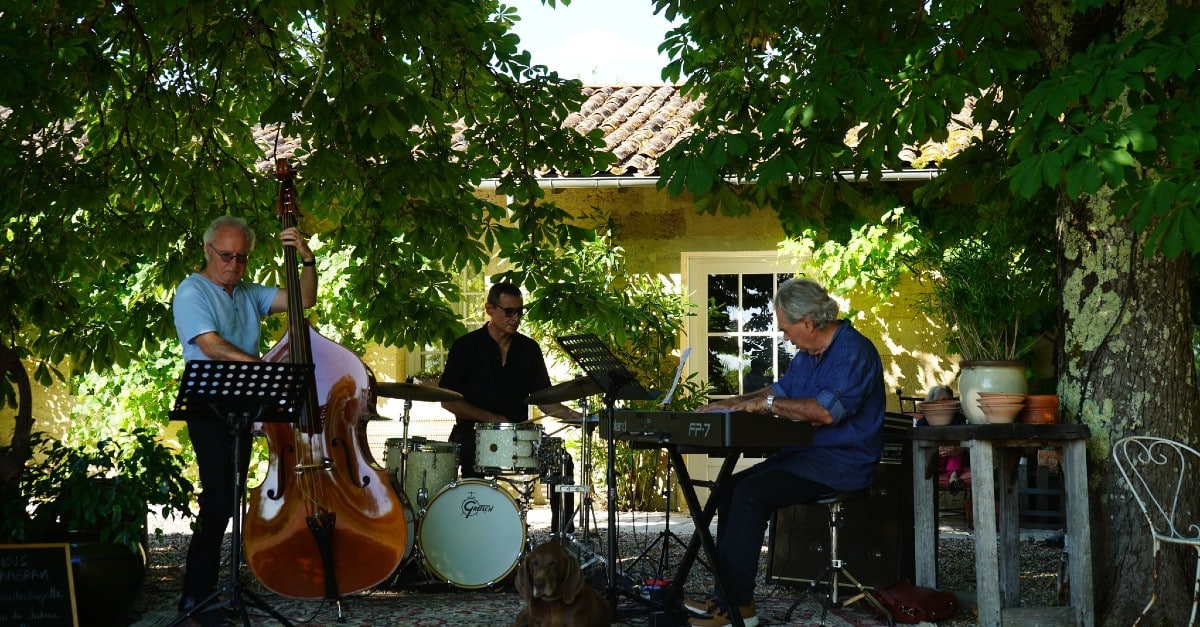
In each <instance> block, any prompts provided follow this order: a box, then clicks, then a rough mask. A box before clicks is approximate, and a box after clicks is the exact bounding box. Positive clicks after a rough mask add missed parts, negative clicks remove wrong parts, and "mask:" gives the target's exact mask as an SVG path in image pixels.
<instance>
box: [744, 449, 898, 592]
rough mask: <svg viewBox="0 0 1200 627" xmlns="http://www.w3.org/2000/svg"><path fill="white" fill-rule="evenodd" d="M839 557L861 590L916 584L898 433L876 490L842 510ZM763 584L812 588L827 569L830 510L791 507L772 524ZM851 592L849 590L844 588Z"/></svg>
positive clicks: (882, 462)
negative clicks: (908, 581) (908, 582)
mask: <svg viewBox="0 0 1200 627" xmlns="http://www.w3.org/2000/svg"><path fill="white" fill-rule="evenodd" d="M842 520H843V525H842V526H841V528H839V530H838V557H839V558H840V559H841V560H842V561H843V562H845V564H844V565H845V567H846V569H847V570H849V571H850V574H852V575H854V577H855V578H856V579H858V580H859V581H860V582H862V584H863V585H865V586H868V587H874V586H876V585H882V586H886V585H889V584H891V583H893V582H895V581H897V580H898V579H900V578H901V577H907V578H909V579H913V578H914V566H913V498H912V456H911V454H910V447H909V443H908V440H907V438H905V437H904V435H903V431H902V430H900V429H897V428H895V426H892V428H889V429H887V430H886V434H885V437H884V453H883V458H882V459H881V460H880V462H879V468H878V469H877V470H876V472H875V485H874V486H873V487H872V488H871V495H870V496H869V497H867V498H865V499H860V500H857V501H850V502H847V503H843V504H842ZM767 565H768V574H767V581H768V582H770V583H776V584H804V585H807V584H809V583H811V582H812V580H813V578H815V577H816V576H817V575H820V574H821V572H822V571H823V570H824V569H825V567H826V566H828V565H829V509H828V507H826V506H825V505H794V506H791V507H785V508H781V509H779V510H777V511H776V512H775V516H774V517H773V518H772V520H771V532H770V547H769V550H768V554H767ZM842 585H845V586H849V585H850V584H842Z"/></svg>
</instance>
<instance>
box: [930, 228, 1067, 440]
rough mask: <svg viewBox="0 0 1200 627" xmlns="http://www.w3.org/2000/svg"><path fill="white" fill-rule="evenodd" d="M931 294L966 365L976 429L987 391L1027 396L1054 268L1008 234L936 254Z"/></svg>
mask: <svg viewBox="0 0 1200 627" xmlns="http://www.w3.org/2000/svg"><path fill="white" fill-rule="evenodd" d="M922 265H924V266H925V267H926V268H927V269H928V272H927V274H926V276H927V277H931V281H930V283H931V287H932V290H931V292H930V294H929V296H928V298H927V299H926V300H925V301H924V302H923V303H922V305H923V308H924V309H925V311H926V312H927V313H929V314H930V315H932V316H934V317H936V318H938V319H940V320H942V322H943V323H944V324H945V326H946V329H947V332H948V334H949V337H948V345H949V348H950V350H951V351H953V352H956V353H958V354H959V355H961V356H962V361H960V362H959V369H960V377H959V396H960V397H961V398H962V410H963V413H964V414H965V415H966V416H967V420H968V421H969V422H971V423H976V424H979V423H986V422H987V418H986V417H985V416H984V415H983V413H982V411H980V409H979V407H978V405H976V401H977V399H978V395H979V392H980V391H996V392H1015V393H1021V394H1024V393H1025V392H1026V390H1027V383H1026V374H1025V367H1026V364H1025V362H1024V361H1023V357H1024V356H1025V354H1026V353H1027V352H1028V350H1029V348H1030V347H1031V346H1032V343H1033V338H1031V336H1030V334H1029V333H1027V330H1029V329H1037V328H1038V327H1039V326H1040V324H1041V319H1042V317H1043V315H1044V312H1045V311H1047V308H1048V307H1049V306H1050V305H1051V304H1052V303H1051V300H1050V285H1051V282H1050V274H1049V269H1048V268H1044V267H1042V266H1041V265H1040V264H1039V263H1037V260H1036V259H1034V258H1032V257H1031V256H1030V254H1029V253H1028V251H1027V250H1026V248H1025V247H1024V244H1022V243H1019V242H1013V241H1009V240H1006V239H1005V238H1004V237H1003V236H997V235H993V236H991V237H987V236H984V237H977V238H968V239H963V240H960V241H958V242H956V243H955V244H954V245H953V246H951V247H948V248H946V249H944V250H943V249H930V252H927V253H926V254H925V256H924V260H923V264H922Z"/></svg>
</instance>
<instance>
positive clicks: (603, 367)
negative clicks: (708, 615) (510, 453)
mask: <svg viewBox="0 0 1200 627" xmlns="http://www.w3.org/2000/svg"><path fill="white" fill-rule="evenodd" d="M556 339H557V340H558V344H559V345H560V346H562V348H563V350H564V351H566V353H567V355H568V356H569V357H570V358H571V359H572V360H574V361H575V363H576V364H578V365H579V367H580V368H581V369H583V372H584V373H585V374H587V376H588V377H590V378H591V379H592V381H595V382H596V385H598V386H599V387H600V389H601V390H602V391H603V392H604V414H605V419H606V420H608V467H607V469H606V474H605V480H606V482H607V483H608V588H607V590H606V591H605V592H606V596H607V598H608V604H609V605H610V606H611V607H612V608H613V612H616V611H617V592H618V589H617V556H616V550H617V527H616V520H617V476H616V474H617V473H616V470H615V469H614V467H613V460H614V459H615V457H616V437H615V434H616V431H615V429H613V417H614V415H615V413H614V412H615V404H616V402H617V401H619V400H622V401H648V400H651V399H653V398H654V396H655V395H653V394H651V393H650V392H647V391H646V389H645V388H643V387H642V385H641V384H640V383H638V380H637V376H636V375H634V374H633V373H632V372H630V371H629V369H628V368H626V367H625V365H624V364H622V363H621V360H619V359H617V356H616V355H613V353H612V351H611V350H609V349H608V347H607V346H605V345H604V342H602V341H600V338H598V337H596V335H595V334H593V333H585V334H582V335H568V336H563V337H559V338H556ZM584 426H585V428H586V425H584ZM627 592H628V593H629V595H630V597H631V598H634V599H637V600H639V601H643V600H644V599H643V598H642V597H641V596H640V595H637V594H634V593H633V591H632V590H629V591H627Z"/></svg>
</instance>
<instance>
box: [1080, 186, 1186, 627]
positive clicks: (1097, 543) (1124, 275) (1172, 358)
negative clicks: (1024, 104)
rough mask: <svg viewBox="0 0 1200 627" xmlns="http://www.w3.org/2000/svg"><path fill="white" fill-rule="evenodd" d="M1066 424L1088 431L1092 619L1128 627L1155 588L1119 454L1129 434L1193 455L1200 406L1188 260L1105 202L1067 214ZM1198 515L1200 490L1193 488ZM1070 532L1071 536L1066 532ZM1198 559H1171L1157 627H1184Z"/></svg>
mask: <svg viewBox="0 0 1200 627" xmlns="http://www.w3.org/2000/svg"><path fill="white" fill-rule="evenodd" d="M1059 232H1060V235H1061V237H1060V242H1061V248H1060V251H1059V278H1060V280H1061V283H1062V294H1063V300H1062V311H1061V316H1062V320H1061V322H1062V324H1061V326H1060V328H1061V329H1062V335H1061V338H1060V345H1059V351H1060V354H1059V357H1060V359H1059V364H1061V366H1060V373H1061V376H1060V378H1059V395H1060V397H1061V399H1062V404H1063V421H1064V422H1067V423H1079V424H1085V425H1087V426H1088V427H1089V428H1090V429H1091V432H1092V435H1091V439H1090V441H1089V446H1088V449H1089V450H1088V462H1089V463H1088V465H1089V488H1090V495H1089V496H1090V508H1091V521H1092V530H1091V531H1092V542H1093V546H1091V547H1074V546H1073V547H1072V549H1073V550H1085V549H1086V548H1090V550H1091V551H1092V556H1093V559H1094V562H1095V573H1094V575H1095V576H1094V579H1093V581H1094V582H1095V587H1096V589H1095V598H1096V613H1095V615H1096V617H1097V620H1098V622H1099V623H1100V624H1104V625H1130V624H1132V623H1133V621H1134V620H1135V619H1136V617H1137V616H1138V615H1139V614H1140V613H1141V611H1142V608H1143V607H1144V606H1145V604H1146V602H1147V601H1148V600H1149V599H1150V594H1151V590H1152V589H1153V585H1154V583H1153V578H1152V570H1153V568H1154V561H1153V555H1152V552H1151V550H1150V547H1151V537H1150V531H1149V528H1148V526H1147V522H1146V519H1145V517H1144V516H1143V515H1142V513H1141V510H1140V509H1139V508H1138V506H1137V503H1136V501H1134V499H1133V498H1132V497H1131V495H1130V493H1129V491H1128V490H1127V489H1126V487H1125V485H1124V480H1123V479H1122V478H1121V475H1120V473H1119V471H1118V470H1117V468H1116V465H1115V464H1114V463H1113V460H1112V444H1113V442H1115V441H1116V440H1118V439H1120V438H1122V437H1125V436H1128V435H1133V434H1147V435H1157V436H1161V437H1165V438H1170V439H1176V440H1182V441H1184V442H1189V443H1192V444H1194V443H1195V439H1194V436H1195V434H1196V426H1197V423H1196V420H1195V418H1194V416H1195V415H1196V409H1197V403H1198V395H1197V388H1196V379H1195V373H1194V366H1193V363H1192V348H1191V347H1192V341H1191V332H1192V329H1191V324H1190V319H1189V309H1190V299H1189V295H1188V289H1187V274H1188V266H1187V263H1186V261H1185V260H1175V261H1170V260H1167V259H1165V258H1164V257H1163V256H1162V255H1161V254H1158V253H1156V254H1154V255H1152V256H1150V257H1147V256H1146V255H1145V251H1144V249H1143V247H1142V242H1143V238H1141V237H1139V236H1137V235H1136V234H1134V233H1133V231H1132V229H1131V228H1130V226H1129V224H1128V223H1127V222H1124V221H1119V220H1117V219H1116V218H1114V217H1113V213H1112V209H1111V207H1109V203H1108V198H1107V197H1094V198H1090V199H1086V201H1081V202H1079V203H1075V204H1070V205H1068V206H1067V207H1065V208H1063V209H1062V211H1061V212H1060V224H1059ZM1185 490H1186V491H1187V494H1186V495H1185V498H1187V499H1188V500H1189V501H1190V505H1189V507H1187V508H1185V511H1196V509H1195V507H1194V505H1195V503H1196V501H1197V492H1198V490H1200V485H1192V486H1190V487H1188V488H1185ZM1067 531H1068V533H1069V532H1070V530H1069V529H1068V530H1067ZM1194 568H1195V554H1194V553H1193V552H1190V551H1189V552H1184V551H1182V550H1179V549H1178V548H1175V547H1169V548H1167V549H1165V550H1164V552H1163V562H1162V566H1161V572H1160V574H1159V577H1160V579H1159V583H1158V585H1159V590H1160V594H1159V600H1158V602H1157V603H1156V604H1155V606H1154V608H1153V609H1152V611H1151V621H1150V622H1151V624H1158V623H1159V622H1160V621H1166V622H1174V623H1175V624H1183V623H1185V622H1186V620H1187V617H1188V613H1189V612H1190V610H1191V596H1192V595H1191V591H1192V587H1193V581H1192V575H1193V572H1194Z"/></svg>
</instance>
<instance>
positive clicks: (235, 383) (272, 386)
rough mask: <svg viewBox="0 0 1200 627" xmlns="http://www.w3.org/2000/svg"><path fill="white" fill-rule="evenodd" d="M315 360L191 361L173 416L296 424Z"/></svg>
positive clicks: (184, 373)
mask: <svg viewBox="0 0 1200 627" xmlns="http://www.w3.org/2000/svg"><path fill="white" fill-rule="evenodd" d="M312 377H313V365H312V364H293V363H274V362H256V361H204V360H192V361H189V362H187V365H185V366H184V371H183V380H182V381H180V383H179V394H178V395H177V396H176V397H175V408H174V409H172V410H171V420H214V419H215V420H232V419H234V418H248V419H250V420H251V421H253V422H289V423H294V422H296V421H297V417H298V416H299V415H300V407H301V405H302V404H303V402H304V395H305V393H306V391H307V388H308V385H309V382H310V381H311V380H312Z"/></svg>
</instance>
